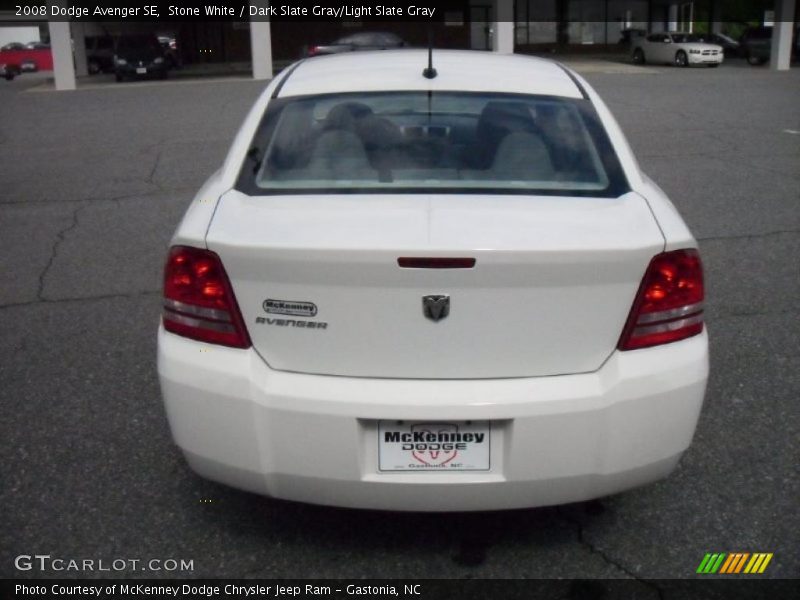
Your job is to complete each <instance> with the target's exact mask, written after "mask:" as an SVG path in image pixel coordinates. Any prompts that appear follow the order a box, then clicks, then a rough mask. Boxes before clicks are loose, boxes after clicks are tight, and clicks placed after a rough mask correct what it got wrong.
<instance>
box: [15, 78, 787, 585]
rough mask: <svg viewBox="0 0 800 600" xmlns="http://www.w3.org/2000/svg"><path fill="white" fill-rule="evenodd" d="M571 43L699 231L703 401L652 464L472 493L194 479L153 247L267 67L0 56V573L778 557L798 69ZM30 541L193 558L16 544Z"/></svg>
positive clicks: (400, 573) (614, 572) (517, 571)
mask: <svg viewBox="0 0 800 600" xmlns="http://www.w3.org/2000/svg"><path fill="white" fill-rule="evenodd" d="M588 64H589V65H590V66H591V63H588ZM577 66H578V68H579V69H582V70H583V71H584V73H585V75H586V77H587V78H588V80H589V81H590V83H592V84H593V85H594V86H595V87H596V89H597V90H598V92H599V93H600V94H601V95H602V97H603V98H604V99H605V100H606V102H607V104H608V105H609V107H610V108H611V110H612V111H613V112H614V114H615V115H616V117H617V119H618V121H619V122H620V124H621V125H622V128H623V130H624V131H625V133H626V134H627V136H628V139H629V141H630V142H631V145H632V146H633V148H634V151H635V153H636V155H637V157H638V158H639V160H640V162H641V164H642V166H643V168H644V169H645V171H646V172H647V173H648V174H649V175H650V176H651V177H652V178H653V179H655V180H656V182H658V183H659V184H660V185H661V187H662V188H663V189H664V190H665V191H666V192H667V193H668V194H669V196H670V197H671V198H672V200H673V201H674V203H675V204H676V206H677V207H678V208H679V210H680V211H681V213H682V214H683V217H684V219H685V220H686V222H687V223H688V225H689V227H690V228H691V229H692V231H693V233H694V234H695V236H696V237H697V238H698V240H699V242H700V247H701V252H702V256H703V260H704V263H705V267H706V278H707V288H708V291H707V323H708V329H709V332H710V338H711V379H710V383H709V388H708V394H707V398H706V404H705V407H704V409H703V412H702V416H701V419H700V423H699V426H698V430H697V433H696V437H695V441H694V444H693V445H692V447H691V448H690V450H689V451H688V452H687V454H686V455H685V457H684V459H683V461H682V463H681V465H680V467H679V469H678V470H677V471H676V472H675V473H674V474H673V475H672V476H671V477H669V478H668V479H666V480H664V481H662V482H660V483H657V484H654V485H650V486H648V487H644V488H641V489H637V490H633V491H630V492H627V493H624V494H620V495H617V496H614V497H610V498H605V499H603V500H602V501H600V502H592V503H588V504H578V505H570V506H563V507H552V508H543V509H533V510H520V511H510V512H498V513H483V514H405V513H384V512H368V511H354V510H341V509H332V508H325V507H318V506H308V505H302V504H295V503H289V502H282V501H275V500H270V499H267V498H262V497H259V496H255V495H252V494H248V493H244V492H239V491H236V490H232V489H228V488H226V487H223V486H220V485H216V484H214V483H211V482H208V481H205V480H203V479H200V478H199V477H197V476H195V475H194V474H193V473H192V472H190V471H189V469H188V468H187V466H186V464H185V463H184V461H183V459H182V457H181V455H180V453H179V452H178V450H177V449H176V448H175V446H173V444H172V441H171V437H170V434H169V430H168V426H167V422H166V418H165V415H164V410H163V408H162V405H161V399H160V395H159V390H158V382H157V377H156V369H155V343H156V340H155V332H156V327H157V324H158V319H159V310H160V292H159V289H160V277H161V268H162V265H163V260H164V256H165V251H166V249H167V245H168V241H169V238H170V236H171V234H172V232H173V230H174V228H175V226H176V224H177V222H178V220H179V219H180V217H181V215H182V213H183V211H184V209H185V207H186V206H187V204H188V203H189V202H190V200H191V198H192V196H193V193H194V192H195V190H196V189H197V188H198V187H199V186H200V185H201V184H202V182H203V181H204V179H205V178H206V177H207V176H208V175H210V174H211V173H212V172H213V171H214V170H216V169H217V168H218V166H219V165H220V164H221V162H222V160H223V157H224V156H225V153H226V150H227V147H228V145H229V143H230V141H231V140H232V137H233V135H234V133H235V131H236V130H237V128H238V126H239V124H240V123H241V121H242V119H243V118H244V115H245V113H246V111H247V110H248V109H249V107H250V105H251V103H252V102H253V100H254V99H255V97H256V96H257V94H258V93H259V92H260V90H261V89H262V88H263V85H264V84H263V83H260V82H253V81H242V80H228V81H225V80H220V81H201V82H181V83H179V84H175V83H170V82H167V83H166V84H161V83H155V84H152V85H151V84H129V85H116V84H115V85H108V86H94V87H92V88H91V89H83V90H78V91H76V92H54V91H47V90H45V89H43V88H40V87H39V85H38V83H39V82H35V81H32V80H30V79H28V80H26V78H25V76H23V77H20V78H18V79H17V80H15V81H13V82H5V81H0V281H2V285H0V331H2V335H1V336H0V408H2V418H0V451H1V452H2V457H3V460H2V461H0V576H2V577H56V576H64V575H66V576H71V577H76V576H82V575H83V576H86V575H89V576H93V575H97V576H109V575H122V576H154V577H161V576H181V577H245V576H247V577H256V576H257V577H434V578H438V577H454V578H464V577H469V578H517V577H526V578H536V577H558V578H571V577H584V578H593V577H598V578H612V577H614V578H616V577H621V578H634V579H638V580H645V579H654V578H692V577H697V576H696V575H695V571H696V569H697V566H698V564H699V563H700V561H701V559H702V558H703V556H704V554H705V553H706V552H736V551H745V552H772V553H774V558H773V559H772V562H771V564H770V565H769V568H768V569H767V571H766V572H765V574H764V575H763V577H773V578H777V577H783V578H787V577H789V578H791V577H799V576H800V544H798V536H797V532H798V531H800V515H799V514H798V510H797V507H798V506H799V505H800V472H799V467H798V465H800V460H799V459H800V341H799V340H800V318H798V317H799V315H800V301H799V300H798V298H800V267H799V265H800V260H799V259H800V102H798V98H800V70H798V69H794V70H792V71H790V72H784V73H775V72H771V71H769V70H768V69H766V68H751V67H747V66H746V65H744V63H741V64H739V63H734V64H726V65H723V66H722V67H721V68H719V69H713V70H712V69H676V68H671V67H653V66H648V67H647V68H645V69H637V68H636V67H631V68H626V69H623V70H617V71H615V70H614V69H611V70H610V71H609V70H608V69H605V70H604V69H602V68H594V67H592V68H589V67H586V66H581V65H577ZM601 66H602V65H601ZM33 554H47V555H51V556H52V557H54V558H63V559H103V560H105V561H107V563H110V561H111V560H113V559H118V558H121V559H126V560H130V559H142V560H149V559H159V560H167V559H176V560H181V559H182V560H191V561H193V569H192V570H187V571H177V572H172V571H165V570H162V571H155V572H153V571H147V572H142V571H141V570H140V568H139V567H137V568H133V567H126V568H124V569H123V570H122V571H119V572H111V573H109V572H100V573H80V572H78V573H76V572H57V571H53V570H45V571H42V570H40V569H36V568H34V569H31V570H29V571H20V570H17V569H16V568H15V564H14V560H15V557H17V556H19V555H33ZM118 564H119V563H118ZM170 564H171V563H170ZM639 585H641V595H640V596H639V597H642V598H650V597H652V598H657V597H659V590H658V589H657V584H653V583H649V582H642V583H640V584H639Z"/></svg>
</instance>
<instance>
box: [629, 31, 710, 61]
mask: <svg viewBox="0 0 800 600" xmlns="http://www.w3.org/2000/svg"><path fill="white" fill-rule="evenodd" d="M632 57H633V62H635V63H637V64H644V63H646V62H649V63H661V64H674V65H675V66H677V67H690V66H692V65H707V66H709V67H718V66H719V65H721V64H722V60H723V57H724V52H723V49H722V46H718V45H716V44H708V43H706V42H703V41H702V38H701V37H700V36H697V35H694V34H691V33H651V34H650V35H648V36H645V37H641V38H636V39H635V40H634V43H633V54H632Z"/></svg>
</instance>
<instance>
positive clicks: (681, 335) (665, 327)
mask: <svg viewBox="0 0 800 600" xmlns="http://www.w3.org/2000/svg"><path fill="white" fill-rule="evenodd" d="M702 331H703V266H702V264H701V262H700V255H699V254H698V253H697V250H694V249H687V250H675V251H673V252H664V253H663V254H658V255H657V256H655V257H653V260H651V261H650V265H649V266H648V267H647V272H646V273H645V275H644V278H643V279H642V284H641V286H640V287H639V292H638V294H637V295H636V300H635V301H634V302H633V307H632V308H631V313H630V315H629V316H628V322H627V323H626V324H625V329H623V331H622V337H621V338H620V340H619V345H618V348H619V349H620V350H635V349H637V348H647V347H649V346H657V345H659V344H668V343H669V342H676V341H678V340H682V339H685V338H688V337H692V336H693V335H697V334H699V333H701V332H702Z"/></svg>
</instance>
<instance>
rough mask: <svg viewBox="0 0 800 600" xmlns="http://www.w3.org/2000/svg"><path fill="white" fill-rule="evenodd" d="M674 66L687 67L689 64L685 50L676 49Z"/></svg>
mask: <svg viewBox="0 0 800 600" xmlns="http://www.w3.org/2000/svg"><path fill="white" fill-rule="evenodd" d="M675 66H676V67H688V66H689V57H688V56H686V52H684V51H683V50H678V52H677V53H676V54H675Z"/></svg>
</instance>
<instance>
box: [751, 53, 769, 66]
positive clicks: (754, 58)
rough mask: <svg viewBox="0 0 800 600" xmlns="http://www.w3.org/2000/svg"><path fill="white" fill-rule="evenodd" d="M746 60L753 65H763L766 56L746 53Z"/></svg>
mask: <svg viewBox="0 0 800 600" xmlns="http://www.w3.org/2000/svg"><path fill="white" fill-rule="evenodd" d="M747 62H748V63H749V64H751V65H753V66H758V65H763V64H764V63H765V62H767V59H766V58H761V57H759V56H753V55H752V54H748V55H747Z"/></svg>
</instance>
